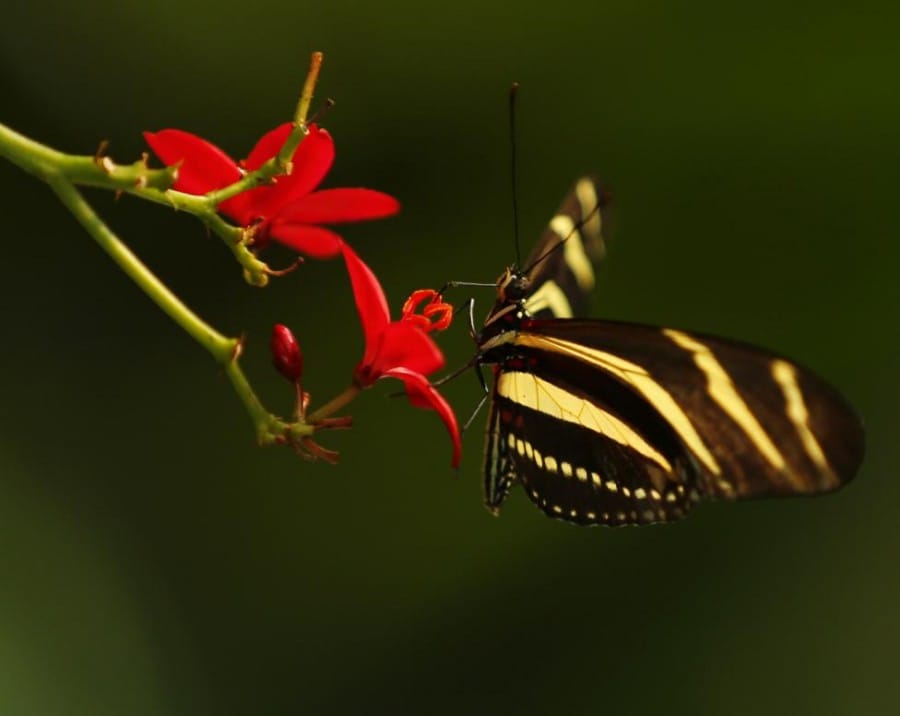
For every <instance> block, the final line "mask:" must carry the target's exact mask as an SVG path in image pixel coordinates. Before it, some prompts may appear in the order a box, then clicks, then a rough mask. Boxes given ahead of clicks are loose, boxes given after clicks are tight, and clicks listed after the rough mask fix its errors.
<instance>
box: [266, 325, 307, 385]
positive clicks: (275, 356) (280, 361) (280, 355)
mask: <svg viewBox="0 0 900 716" xmlns="http://www.w3.org/2000/svg"><path fill="white" fill-rule="evenodd" d="M271 349H272V365H274V366H275V370H277V371H278V372H279V373H281V375H283V376H284V377H285V378H287V379H288V380H289V381H290V382H291V383H296V382H297V381H298V380H300V378H301V377H302V376H303V354H302V353H301V352H300V345H299V344H298V343H297V339H296V338H294V334H293V333H291V329H290V328H288V327H287V326H283V325H281V324H280V323H278V324H276V325H275V326H274V327H273V328H272V343H271Z"/></svg>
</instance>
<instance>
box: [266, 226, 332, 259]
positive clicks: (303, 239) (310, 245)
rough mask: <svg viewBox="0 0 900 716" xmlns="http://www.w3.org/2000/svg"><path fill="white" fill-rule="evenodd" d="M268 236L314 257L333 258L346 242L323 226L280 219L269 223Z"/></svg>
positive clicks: (298, 251)
mask: <svg viewBox="0 0 900 716" xmlns="http://www.w3.org/2000/svg"><path fill="white" fill-rule="evenodd" d="M268 236H269V238H271V239H273V240H274V241H277V242H278V243H280V244H283V245H284V246H287V247H288V248H290V249H293V250H294V251H296V252H297V253H300V254H303V255H304V256H309V257H310V258H313V259H333V258H335V257H336V256H338V255H339V254H340V253H341V246H343V244H344V242H343V240H342V239H341V237H340V236H338V235H337V234H336V233H334V232H333V231H329V230H328V229H323V228H322V227H321V226H305V225H303V224H283V223H281V222H278V221H275V222H272V223H271V224H270V225H269V231H268Z"/></svg>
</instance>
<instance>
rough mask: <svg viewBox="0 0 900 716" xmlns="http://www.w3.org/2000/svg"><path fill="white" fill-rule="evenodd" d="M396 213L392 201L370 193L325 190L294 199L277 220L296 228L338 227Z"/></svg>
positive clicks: (394, 200)
mask: <svg viewBox="0 0 900 716" xmlns="http://www.w3.org/2000/svg"><path fill="white" fill-rule="evenodd" d="M398 211H400V202H398V201H397V200H396V199H395V198H394V197H392V196H389V195H387V194H383V193H381V192H380V191H373V190H372V189H325V190H323V191H316V192H313V193H312V194H307V195H306V196H302V197H300V198H299V199H295V200H294V201H292V202H291V203H290V204H288V205H286V206H285V207H284V208H282V209H281V211H279V212H278V216H279V218H283V219H285V220H286V221H294V222H297V223H300V224H339V223H343V222H348V221H366V220H368V219H383V218H384V217H386V216H393V215H394V214H396V213H397V212H398Z"/></svg>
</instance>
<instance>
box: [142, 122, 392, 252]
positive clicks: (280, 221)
mask: <svg viewBox="0 0 900 716" xmlns="http://www.w3.org/2000/svg"><path fill="white" fill-rule="evenodd" d="M308 130H309V132H308V134H307V135H306V137H305V138H304V139H303V141H302V142H300V145H299V146H298V147H297V150H296V151H295V152H294V156H293V158H292V161H291V163H292V169H293V170H292V171H291V173H290V174H287V175H285V176H279V177H275V178H274V179H273V180H272V183H271V184H269V185H267V186H261V187H257V188H255V189H250V190H248V191H245V192H242V193H240V194H238V195H237V196H234V197H232V198H230V199H227V200H225V201H223V202H222V203H221V204H220V205H219V211H220V212H221V213H223V214H224V215H225V216H227V217H228V218H230V219H232V220H234V221H235V222H236V223H238V224H239V225H241V226H243V227H248V228H250V227H252V228H253V242H254V244H255V245H256V246H257V247H259V248H263V247H264V246H265V245H266V244H267V243H268V242H269V240H270V239H271V240H274V241H277V242H279V243H281V244H284V245H285V246H287V247H288V248H291V249H294V250H295V251H297V252H298V253H301V254H303V255H305V256H310V257H312V258H317V259H326V258H335V257H337V256H338V255H339V254H340V247H341V245H342V244H343V241H342V240H341V237H340V236H338V235H337V234H336V233H334V232H333V231H330V230H328V229H326V228H324V227H322V226H321V224H340V223H347V222H354V221H366V220H369V219H381V218H384V217H388V216H392V215H393V214H396V213H397V212H398V211H399V210H400V204H399V202H398V201H397V200H396V199H394V197H392V196H389V195H387V194H383V193H381V192H379V191H373V190H372V189H325V190H321V191H316V187H318V186H319V184H320V183H321V181H322V179H324V178H325V175H326V174H327V173H328V170H329V169H331V165H332V163H333V162H334V141H333V140H332V139H331V135H330V134H329V133H328V132H327V131H325V130H324V129H321V128H319V127H317V126H316V125H315V124H311V125H309V128H308ZM291 131H292V125H291V124H289V123H286V124H282V125H279V126H278V127H276V128H275V129H273V130H271V131H270V132H267V133H266V134H264V135H263V136H262V138H261V139H260V140H259V141H258V142H257V143H256V146H255V147H253V149H252V150H251V152H250V154H248V155H247V158H246V159H244V160H243V161H241V162H236V161H235V160H234V159H232V158H231V157H229V156H228V155H227V154H226V153H225V152H223V151H222V150H221V149H219V147H217V146H216V145H214V144H212V143H210V142H208V141H206V140H205V139H203V138H201V137H198V136H197V135H195V134H191V133H190V132H185V131H182V130H180V129H163V130H162V131H159V132H144V138H145V139H146V140H147V144H149V145H150V148H151V149H153V151H154V153H155V154H156V156H158V157H159V158H160V159H161V160H162V161H163V163H164V164H166V165H167V166H172V165H180V166H179V171H178V179H177V180H176V182H175V185H174V186H173V188H174V189H176V190H177V191H183V192H185V193H187V194H197V195H201V194H208V193H209V192H211V191H215V190H216V189H222V188H224V187H226V186H229V185H231V184H234V183H235V182H236V181H238V180H240V179H241V177H242V176H243V175H244V173H245V172H250V171H256V170H257V169H259V168H260V167H262V165H263V164H265V163H266V162H267V161H269V160H270V159H272V158H274V157H275V155H276V154H277V153H278V151H279V150H280V149H281V147H282V146H284V143H285V142H286V141H287V139H288V137H289V135H290V134H291Z"/></svg>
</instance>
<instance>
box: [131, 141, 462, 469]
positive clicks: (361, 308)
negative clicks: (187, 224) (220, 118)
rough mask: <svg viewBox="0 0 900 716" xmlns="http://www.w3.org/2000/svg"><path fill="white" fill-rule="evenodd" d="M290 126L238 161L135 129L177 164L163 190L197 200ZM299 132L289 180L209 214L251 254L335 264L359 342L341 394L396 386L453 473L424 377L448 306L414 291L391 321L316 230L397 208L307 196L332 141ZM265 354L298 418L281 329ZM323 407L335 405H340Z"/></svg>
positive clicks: (241, 172) (341, 194)
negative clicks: (426, 420) (343, 276)
mask: <svg viewBox="0 0 900 716" xmlns="http://www.w3.org/2000/svg"><path fill="white" fill-rule="evenodd" d="M292 129H293V128H292V125H290V124H283V125H281V126H279V127H276V128H275V129H273V130H272V131H270V132H268V133H266V134H265V135H263V137H262V138H261V139H260V140H259V141H258V142H257V143H256V146H255V147H254V148H253V149H252V151H251V152H250V153H249V154H248V155H247V158H246V159H244V160H243V161H241V162H236V161H235V160H234V159H232V158H231V157H229V156H228V155H227V154H226V153H225V152H223V151H222V150H221V149H219V148H218V147H217V146H215V145H214V144H211V143H210V142H208V141H206V140H205V139H202V138H201V137H198V136H196V135H194V134H190V133H189V132H185V131H182V130H178V129H164V130H161V131H159V132H145V134H144V136H145V138H146V140H147V143H148V144H149V145H150V147H151V148H152V149H153V151H154V153H155V154H156V155H157V156H158V157H159V158H160V159H161V160H162V161H163V163H164V164H166V165H167V166H178V167H179V171H178V178H177V181H176V183H175V185H174V187H173V188H174V189H175V190H177V191H182V192H185V193H188V194H194V195H203V194H208V193H209V192H212V191H215V190H217V189H222V188H225V187H228V186H230V185H232V184H234V183H235V182H237V181H239V180H240V179H241V178H242V177H243V176H245V174H246V173H247V172H253V171H256V170H258V169H260V167H262V166H263V165H264V164H265V163H266V162H268V161H269V160H270V159H272V158H273V157H275V156H276V155H277V154H278V153H279V152H280V151H281V149H282V147H283V146H284V145H285V142H287V141H288V138H289V136H290V134H291V132H292ZM308 130H309V131H308V134H307V135H306V136H305V137H304V139H303V140H302V141H301V142H300V144H299V146H298V147H297V149H296V151H295V152H294V154H293V156H292V158H291V171H290V173H288V174H285V175H282V176H277V177H274V178H273V179H272V180H271V183H270V184H267V185H264V186H259V187H255V188H252V189H249V190H247V191H244V192H242V193H240V194H237V195H235V196H233V197H231V198H229V199H226V200H225V201H222V202H221V203H220V204H219V206H218V210H219V212H220V213H222V214H223V215H225V216H226V217H228V218H229V219H231V220H232V221H234V222H235V223H236V224H238V225H240V226H242V227H244V228H246V229H247V230H248V231H249V232H250V236H252V243H253V247H254V248H257V249H261V248H263V247H265V245H266V244H267V243H268V242H269V241H270V240H271V241H277V242H279V243H281V244H283V245H285V246H287V247H289V248H291V249H293V250H295V251H297V252H298V253H301V254H303V255H304V256H307V257H311V258H318V259H329V258H336V257H338V256H341V257H342V258H343V261H344V264H345V266H346V269H347V273H348V275H349V277H350V284H351V288H352V290H353V296H354V301H355V304H356V309H357V312H358V314H359V319H360V323H361V325H362V330H363V334H364V336H365V351H364V354H363V357H362V360H361V361H360V362H359V363H358V364H357V366H356V368H355V369H354V371H353V378H352V385H351V388H350V389H349V393H348V394H350V395H354V394H355V393H356V392H358V391H359V390H361V389H363V388H368V387H369V386H371V385H373V384H374V383H375V382H376V381H378V380H380V379H382V378H396V379H398V380H400V381H402V382H403V384H404V386H405V389H406V395H407V397H408V398H409V401H410V402H411V403H412V404H413V405H414V406H416V407H420V408H426V409H430V410H434V411H435V412H436V413H437V414H438V415H439V417H440V418H441V420H442V421H443V423H444V425H445V426H446V428H447V431H448V433H449V435H450V438H451V442H452V446H453V456H452V464H453V466H454V467H456V466H458V464H459V460H460V433H459V426H458V424H457V421H456V416H455V415H454V413H453V410H452V409H451V408H450V406H449V405H448V404H447V401H446V400H445V399H444V398H443V396H441V395H440V393H438V391H437V390H436V389H435V388H434V386H432V385H431V383H430V381H429V379H428V376H429V375H431V374H433V373H434V372H435V371H437V370H440V369H441V368H442V367H443V366H444V356H443V354H442V353H441V350H440V348H438V346H437V344H436V343H435V342H434V340H433V339H432V338H431V336H430V335H429V333H431V332H433V331H441V330H444V329H445V328H447V326H449V324H450V321H451V319H452V316H453V308H452V306H450V305H449V304H447V303H444V302H443V300H442V298H441V296H440V295H439V294H438V293H437V292H435V291H431V290H420V291H416V292H414V293H413V294H412V295H411V296H410V298H409V300H407V302H406V304H405V305H404V306H403V310H402V312H401V317H400V319H399V320H396V321H392V320H391V317H390V311H389V308H388V303H387V299H386V298H385V294H384V291H383V289H382V287H381V284H380V283H379V282H378V279H377V277H376V276H375V274H374V273H373V272H372V270H371V269H370V268H369V267H368V266H367V265H366V264H365V263H364V262H363V260H362V259H361V258H360V257H359V256H358V255H357V254H356V252H354V251H353V250H352V249H351V248H350V247H349V246H348V245H347V244H346V243H345V242H344V241H343V239H341V237H340V236H339V235H338V234H336V233H334V232H333V231H331V230H330V229H328V228H325V227H324V226H322V225H323V224H324V225H330V224H338V223H345V222H354V221H364V220H368V219H379V218H384V217H388V216H391V215H393V214H395V213H397V211H399V208H400V205H399V203H398V202H397V200H396V199H394V198H393V197H391V196H389V195H387V194H383V193H381V192H378V191H373V190H371V189H362V188H350V189H317V187H318V186H319V184H320V183H321V181H322V179H323V178H324V177H325V175H326V174H327V172H328V170H329V169H330V168H331V165H332V162H333V161H334V154H335V152H334V142H333V140H332V138H331V135H330V134H329V133H328V132H327V131H325V130H324V129H321V128H319V127H317V126H316V125H314V124H311V125H309V127H308ZM420 309H421V312H419V311H420ZM271 351H272V360H273V364H274V366H275V368H276V369H277V370H278V371H279V372H280V373H281V374H282V375H283V376H284V377H285V378H286V379H288V380H289V381H291V382H292V383H294V384H295V386H296V390H297V406H296V417H297V419H298V420H304V419H305V418H306V407H307V406H306V403H307V402H308V400H309V396H308V394H307V393H305V392H304V391H303V389H302V387H301V382H300V381H301V378H302V373H303V358H302V353H301V352H300V347H299V344H298V343H297V340H296V339H295V338H294V336H293V334H292V333H291V331H290V329H288V328H287V327H286V326H284V325H280V324H279V325H276V326H275V328H274V330H273V333H272V341H271ZM333 402H337V403H339V404H341V405H342V404H343V402H346V401H340V400H338V401H333ZM325 412H327V411H325ZM321 413H322V411H319V415H318V416H317V414H316V413H313V414H312V416H311V418H310V419H311V421H312V422H313V423H315V422H316V419H317V417H318V418H319V424H325V423H326V422H327V421H328V419H327V416H325V415H321ZM333 421H334V419H332V422H333ZM305 447H306V450H307V452H309V451H312V452H313V454H315V455H317V456H326V457H327V456H328V455H333V453H331V452H330V451H325V450H324V448H320V447H318V446H315V444H314V443H311V442H310V441H307V442H306V443H305Z"/></svg>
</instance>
